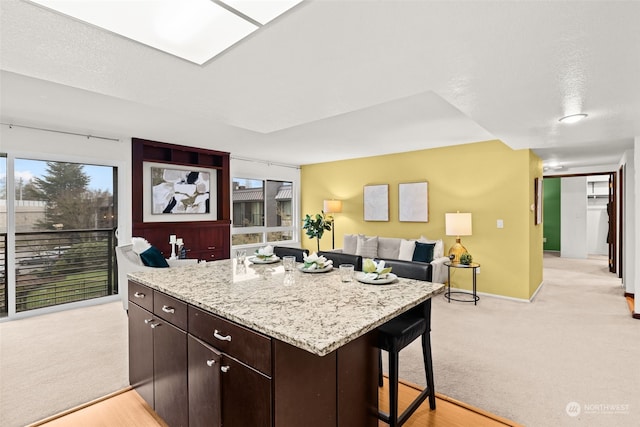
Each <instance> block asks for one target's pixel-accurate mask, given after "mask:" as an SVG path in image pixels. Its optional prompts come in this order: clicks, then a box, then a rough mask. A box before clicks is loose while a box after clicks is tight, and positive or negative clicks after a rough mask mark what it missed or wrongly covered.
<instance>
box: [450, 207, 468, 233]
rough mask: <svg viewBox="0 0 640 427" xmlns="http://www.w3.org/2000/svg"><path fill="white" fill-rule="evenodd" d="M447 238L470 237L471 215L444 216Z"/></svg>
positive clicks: (452, 214) (453, 214)
mask: <svg viewBox="0 0 640 427" xmlns="http://www.w3.org/2000/svg"><path fill="white" fill-rule="evenodd" d="M444 220H445V226H446V233H447V236H471V213H460V212H458V213H448V214H445V219H444Z"/></svg>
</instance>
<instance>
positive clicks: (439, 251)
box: [418, 236, 444, 259]
mask: <svg viewBox="0 0 640 427" xmlns="http://www.w3.org/2000/svg"><path fill="white" fill-rule="evenodd" d="M418 241H419V242H421V243H435V244H436V246H435V248H433V259H437V258H442V257H443V256H444V242H443V241H442V239H438V240H430V239H427V238H426V237H424V236H420V239H418Z"/></svg>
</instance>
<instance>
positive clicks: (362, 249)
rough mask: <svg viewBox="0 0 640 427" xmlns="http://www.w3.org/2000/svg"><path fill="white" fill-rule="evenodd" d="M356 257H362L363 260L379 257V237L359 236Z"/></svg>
mask: <svg viewBox="0 0 640 427" xmlns="http://www.w3.org/2000/svg"><path fill="white" fill-rule="evenodd" d="M356 255H360V256H361V257H362V258H372V259H373V258H376V257H377V256H378V236H373V237H366V236H363V235H358V243H357V245H356Z"/></svg>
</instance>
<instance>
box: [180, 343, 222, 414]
mask: <svg viewBox="0 0 640 427" xmlns="http://www.w3.org/2000/svg"><path fill="white" fill-rule="evenodd" d="M187 340H188V343H189V346H188V353H189V426H191V427H197V426H210V427H220V426H221V423H222V405H221V404H220V402H222V397H221V391H222V390H221V388H222V387H221V379H220V375H221V373H222V371H221V369H220V368H221V367H222V363H221V362H222V355H221V354H220V353H219V352H217V351H216V350H214V349H213V348H211V347H210V346H208V345H207V344H205V343H203V342H202V341H200V340H198V339H196V338H194V337H193V336H191V335H189V337H188V338H187Z"/></svg>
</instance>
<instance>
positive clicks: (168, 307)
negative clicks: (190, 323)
mask: <svg viewBox="0 0 640 427" xmlns="http://www.w3.org/2000/svg"><path fill="white" fill-rule="evenodd" d="M153 314H155V315H156V316H158V317H160V318H161V319H164V320H166V321H167V322H170V323H173V324H174V325H176V326H177V327H178V328H180V329H182V330H185V331H186V330H187V304H185V303H184V302H182V301H180V300H177V299H175V298H173V297H170V296H169V295H166V294H163V293H162V292H158V291H154V292H153Z"/></svg>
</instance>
